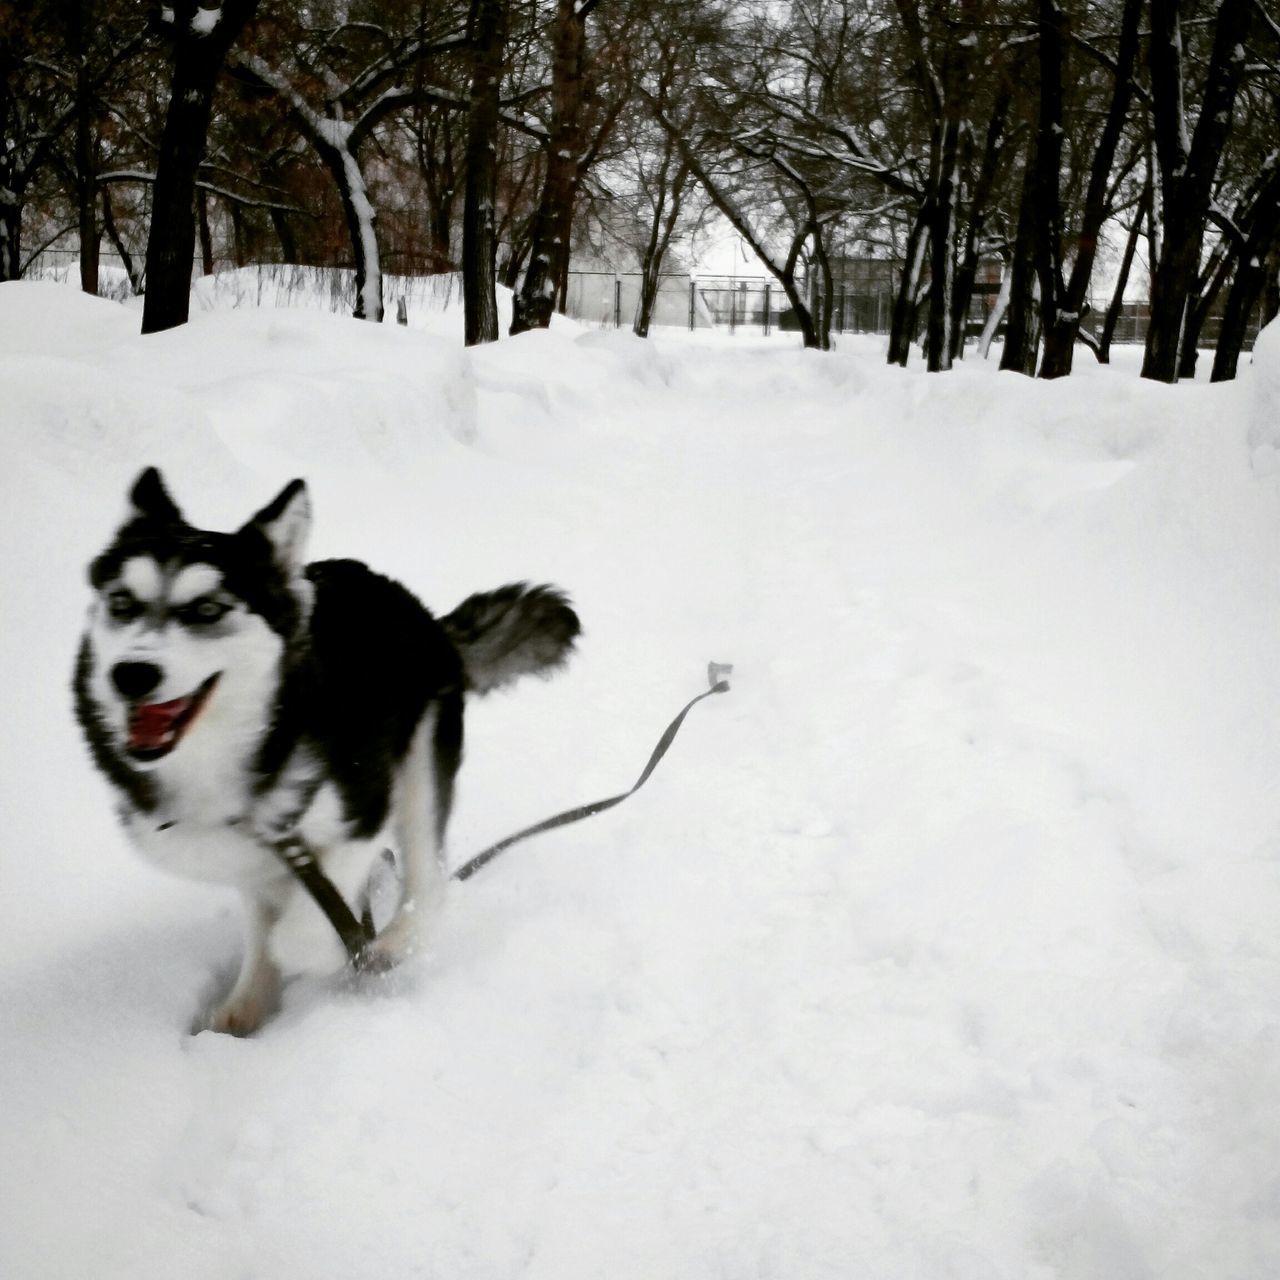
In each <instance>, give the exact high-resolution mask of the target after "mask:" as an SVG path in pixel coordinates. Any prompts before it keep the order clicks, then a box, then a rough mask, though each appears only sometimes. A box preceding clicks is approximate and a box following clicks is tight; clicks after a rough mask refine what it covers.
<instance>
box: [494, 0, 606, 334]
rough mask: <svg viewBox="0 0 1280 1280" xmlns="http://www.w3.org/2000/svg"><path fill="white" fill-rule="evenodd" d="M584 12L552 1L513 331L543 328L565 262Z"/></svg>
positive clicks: (566, 0) (578, 4) (566, 1)
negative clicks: (534, 182) (545, 86)
mask: <svg viewBox="0 0 1280 1280" xmlns="http://www.w3.org/2000/svg"><path fill="white" fill-rule="evenodd" d="M587 12H588V7H587V6H586V5H584V4H583V3H582V0H557V4H556V27H555V32H556V37H555V52H554V55H553V60H552V64H551V94H552V108H551V133H550V137H549V138H548V140H547V175H546V178H545V180H544V182H543V184H542V194H541V197H540V199H539V201H538V209H537V212H536V213H535V214H534V219H533V246H532V249H531V251H530V254H529V267H528V270H527V271H526V272H525V277H524V283H523V284H522V285H521V286H520V292H519V293H518V294H517V295H516V297H515V299H514V310H513V312H512V316H511V332H512V333H513V334H514V333H524V332H526V331H527V330H529V329H545V328H546V327H547V326H548V325H549V324H550V323H551V315H552V312H553V311H554V310H555V297H556V289H557V285H558V284H559V282H560V280H561V279H562V278H563V276H564V274H565V271H566V269H567V266H568V260H569V248H570V239H571V235H572V231H573V206H574V202H575V200H576V199H577V193H578V160H579V156H580V153H581V151H582V137H581V116H582V95H583V87H584V85H583V58H584V55H585V52H586V14H587Z"/></svg>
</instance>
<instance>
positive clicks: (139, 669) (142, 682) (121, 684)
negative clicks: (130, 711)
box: [111, 662, 164, 698]
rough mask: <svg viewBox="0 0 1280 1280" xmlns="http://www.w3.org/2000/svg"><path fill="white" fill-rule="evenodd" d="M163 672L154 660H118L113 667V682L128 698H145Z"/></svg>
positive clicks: (158, 681)
mask: <svg viewBox="0 0 1280 1280" xmlns="http://www.w3.org/2000/svg"><path fill="white" fill-rule="evenodd" d="M163 674H164V673H163V672H162V671H161V670H160V668H159V667H157V666H156V664H155V663H154V662H117V663H116V665H115V666H114V667H112V668H111V683H112V684H113V685H115V687H116V688H117V689H118V690H119V691H120V693H121V694H122V695H123V696H124V697H126V698H145V697H146V696H147V694H149V693H150V692H151V691H152V690H153V689H154V688H155V687H156V686H157V685H158V684H159V683H160V678H161V676H162V675H163Z"/></svg>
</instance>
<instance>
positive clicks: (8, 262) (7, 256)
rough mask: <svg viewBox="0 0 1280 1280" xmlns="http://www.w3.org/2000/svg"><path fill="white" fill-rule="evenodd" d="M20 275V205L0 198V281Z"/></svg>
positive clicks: (15, 201)
mask: <svg viewBox="0 0 1280 1280" xmlns="http://www.w3.org/2000/svg"><path fill="white" fill-rule="evenodd" d="M21 275H22V205H21V204H20V203H19V202H18V201H17V200H4V199H0V282H3V281H6V280H17V279H19V278H20V277H21Z"/></svg>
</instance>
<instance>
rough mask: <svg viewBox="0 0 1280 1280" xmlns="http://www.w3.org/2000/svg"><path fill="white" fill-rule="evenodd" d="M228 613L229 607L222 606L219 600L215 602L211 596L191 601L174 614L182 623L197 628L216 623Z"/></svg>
mask: <svg viewBox="0 0 1280 1280" xmlns="http://www.w3.org/2000/svg"><path fill="white" fill-rule="evenodd" d="M230 611H231V606H230V605H227V604H223V603H222V601H221V600H215V599H214V598H213V597H212V596H201V597H200V598H199V599H198V600H193V601H192V602H191V603H190V604H186V605H183V606H182V608H181V609H177V610H175V611H174V612H176V613H177V615H178V617H179V618H180V619H181V620H182V621H183V622H187V623H191V624H193V625H195V626H197V627H207V626H209V624H210V623H214V622H218V621H219V620H220V619H221V618H223V617H225V616H226V614H228V613H229V612H230Z"/></svg>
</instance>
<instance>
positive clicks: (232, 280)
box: [24, 248, 1263, 350]
mask: <svg viewBox="0 0 1280 1280" xmlns="http://www.w3.org/2000/svg"><path fill="white" fill-rule="evenodd" d="M78 271H79V258H78V254H77V252H76V250H74V249H63V248H50V249H45V250H43V251H42V252H40V253H38V254H36V255H35V256H34V257H33V258H32V260H31V262H30V263H29V264H28V266H27V269H26V271H25V273H24V274H25V276H26V277H27V278H28V279H51V280H58V281H62V282H72V283H74V282H76V281H78ZM100 275H101V282H100V285H99V291H100V292H101V293H102V294H103V295H104V296H107V297H112V298H124V297H128V296H129V293H130V292H131V286H130V282H129V278H128V275H127V273H126V272H125V269H124V264H123V263H122V262H121V260H120V258H119V257H118V256H117V255H116V254H114V253H113V252H111V251H109V250H105V249H104V251H103V253H102V256H101V260H100ZM206 279H208V278H206ZM384 280H385V292H386V300H387V301H386V305H387V312H388V317H389V318H390V317H393V316H394V315H395V312H396V308H397V305H398V302H399V300H400V299H404V300H405V303H406V305H407V306H408V308H409V309H410V310H413V311H417V310H418V309H420V308H423V309H426V310H430V311H439V310H443V309H445V308H447V307H449V306H451V305H454V304H455V303H456V304H457V305H461V301H462V292H461V283H460V277H459V276H458V275H457V273H449V272H444V273H439V274H436V275H429V276H399V275H387V276H385V277H384ZM641 282H642V277H641V276H640V275H639V273H631V272H612V271H571V272H570V273H569V280H568V288H567V291H566V295H565V314H566V315H568V316H570V317H572V318H573V319H575V320H578V321H580V322H581V323H583V324H589V325H595V326H598V327H600V328H615V329H620V328H624V327H625V328H628V329H629V328H631V327H632V326H633V325H634V323H635V321H636V317H637V316H638V314H639V310H640V292H641ZM205 288H206V289H207V290H212V291H213V292H214V293H215V294H216V295H217V297H218V298H219V300H220V301H222V302H223V303H227V302H230V304H231V305H235V306H255V305H257V306H261V305H263V304H266V305H272V306H288V305H290V304H291V303H293V304H294V305H314V300H315V299H316V298H317V297H320V298H322V299H324V300H326V301H327V303H328V305H329V308H330V309H331V310H332V311H334V312H338V313H342V312H349V311H350V309H351V306H352V301H353V299H354V296H355V285H354V277H353V273H352V272H351V271H350V270H349V269H342V268H329V267H314V266H289V265H282V264H262V265H261V266H257V267H249V268H234V267H232V266H231V265H230V264H226V265H224V266H222V267H221V268H220V269H219V270H218V271H216V272H215V273H214V276H213V278H212V280H211V281H210V282H209V283H208V284H207V285H206V286H205ZM228 291H230V293H234V294H235V296H234V298H232V297H230V296H229V294H228ZM224 295H228V296H224ZM995 297H996V288H995V287H994V286H991V287H983V288H980V289H979V290H978V291H977V292H975V294H974V299H973V302H972V304H971V306H970V309H969V318H968V332H969V335H970V336H971V337H973V336H976V335H977V334H978V333H980V332H981V331H982V328H983V325H984V324H985V322H986V320H987V317H988V315H989V314H990V312H991V309H992V308H993V306H994V304H995ZM304 299H306V300H307V301H306V302H304V301H303V300H304ZM893 303H894V294H893V290H892V289H891V288H888V287H880V288H874V287H866V286H863V287H857V288H854V287H849V286H845V285H838V286H837V287H836V290H835V294H834V297H833V299H832V314H831V331H832V333H836V334H843V333H871V334H887V333H888V332H889V328H890V322H891V320H892V317H893ZM1149 315H1150V308H1149V306H1148V304H1147V303H1146V302H1145V301H1139V302H1126V303H1125V304H1124V305H1123V307H1122V308H1121V313H1120V316H1119V318H1118V321H1117V324H1116V330H1115V335H1114V337H1113V341H1114V342H1116V343H1142V342H1144V341H1145V340H1146V335H1147V324H1148V319H1149ZM1102 318H1103V317H1102V313H1101V312H1097V311H1095V312H1094V313H1093V316H1092V323H1091V324H1090V326H1089V327H1090V328H1091V329H1092V330H1093V331H1094V332H1096V331H1097V330H1098V329H1100V328H1101V325H1102ZM1262 322H1263V306H1262V304H1261V303H1259V305H1258V307H1257V308H1256V309H1255V313H1254V315H1253V316H1252V318H1251V323H1250V325H1249V329H1248V334H1247V337H1246V340H1245V343H1244V347H1245V349H1246V350H1248V349H1249V348H1251V347H1252V345H1253V340H1254V338H1255V336H1256V335H1257V332H1258V330H1259V328H1260V327H1261V325H1262ZM650 325H651V327H654V328H658V327H661V328H668V329H689V330H715V331H718V332H721V333H727V334H735V333H738V332H739V331H742V332H745V333H756V334H763V335H768V334H770V333H773V332H775V331H778V330H781V331H783V332H795V331H796V330H797V329H798V327H799V326H798V325H797V323H796V320H795V316H794V314H793V313H792V311H791V308H790V306H789V305H788V303H787V300H786V296H785V295H784V294H783V292H782V289H781V287H780V286H779V285H778V284H777V283H776V282H775V281H773V280H771V279H769V278H768V277H765V276H746V277H730V276H703V275H698V276H689V275H683V274H675V273H671V274H665V275H663V276H661V277H660V278H659V281H658V292H657V297H656V299H655V301H654V305H653V311H652V315H651V317H650ZM1220 328H1221V317H1220V316H1218V315H1210V316H1209V317H1208V319H1207V320H1206V321H1205V324H1204V327H1203V329H1202V330H1201V334H1200V344H1199V345H1200V346H1201V347H1202V348H1212V347H1213V346H1214V345H1215V344H1216V343H1217V340H1218V332H1219V330H1220Z"/></svg>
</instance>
